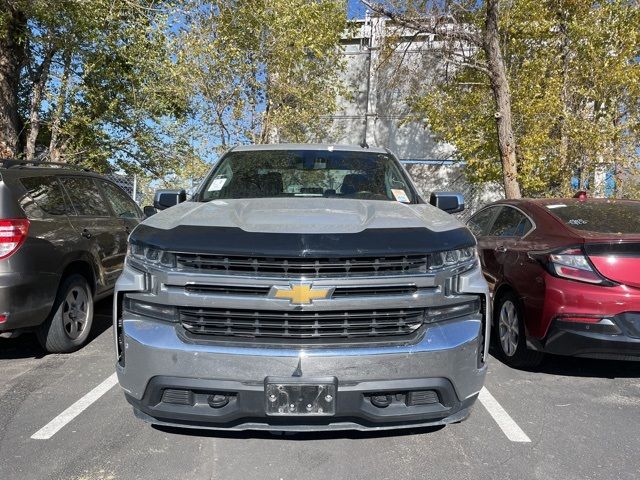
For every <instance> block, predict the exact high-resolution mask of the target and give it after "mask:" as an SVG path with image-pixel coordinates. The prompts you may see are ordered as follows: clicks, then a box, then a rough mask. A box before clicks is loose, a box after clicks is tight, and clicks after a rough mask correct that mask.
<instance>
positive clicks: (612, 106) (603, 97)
mask: <svg viewBox="0 0 640 480" xmlns="http://www.w3.org/2000/svg"><path fill="white" fill-rule="evenodd" d="M503 3H504V4H503V5H502V11H501V16H500V18H499V23H498V34H499V41H500V45H501V46H502V54H503V61H504V65H505V73H506V79H507V83H508V84H509V93H510V99H511V113H512V120H511V123H512V128H513V133H514V134H515V136H516V138H517V149H516V151H515V154H516V162H517V170H518V182H519V183H520V186H521V188H522V191H523V192H524V193H525V194H526V195H529V196H534V195H535V196H539V195H567V194H569V193H570V192H571V190H572V178H573V177H574V176H579V177H581V182H580V184H581V185H582V184H584V182H585V181H587V180H589V184H590V185H591V186H592V187H593V186H594V180H595V179H594V177H597V176H598V175H596V173H597V172H603V171H605V170H608V171H616V172H619V173H620V175H619V182H618V183H619V184H620V185H623V184H624V185H627V186H628V185H630V184H631V183H633V182H631V181H630V178H631V177H632V176H631V175H630V174H629V173H628V172H630V171H637V169H636V166H637V165H638V164H639V162H640V158H639V157H638V151H637V146H638V144H640V141H639V140H640V139H639V135H640V129H639V125H640V115H639V107H640V104H639V103H638V100H637V99H638V98H639V94H640V91H639V89H640V76H639V75H640V64H639V61H638V59H639V58H640V30H639V29H638V28H637V25H638V24H639V22H640V6H639V5H638V3H637V2H633V1H629V0H609V1H606V2H595V1H594V2H591V1H587V2H585V1H578V0H557V1H556V0H545V1H542V2H541V1H537V0H519V1H511V2H503ZM456 12H457V13H458V15H457V16H456V17H455V21H458V22H465V23H466V24H467V25H469V27H468V28H471V29H473V30H478V31H480V30H481V29H482V28H485V27H484V26H483V23H482V22H483V21H484V19H485V14H486V12H485V11H482V10H472V9H471V10H468V9H467V10H457V11H456ZM461 12H462V13H461ZM463 13H464V15H463ZM449 21H450V22H451V21H453V20H449ZM469 45H473V44H469ZM444 50H445V51H444V53H442V52H440V53H439V52H438V51H436V52H435V53H429V49H425V55H427V54H430V55H435V56H436V57H437V60H438V61H439V62H441V63H442V64H444V65H445V66H444V67H440V70H439V73H440V74H441V75H440V76H439V78H438V81H436V82H434V84H432V85H428V86H427V87H426V88H425V89H424V90H423V91H420V92H416V93H415V95H414V96H413V97H412V98H411V99H410V103H411V107H412V111H413V115H414V116H413V118H414V119H416V120H420V121H424V122H425V123H426V124H428V126H429V128H430V129H431V130H432V131H433V132H434V133H436V134H437V135H438V136H439V137H440V138H441V139H443V140H445V141H448V142H450V143H452V144H453V145H455V147H456V149H457V153H456V155H457V156H458V158H460V159H461V160H464V161H465V162H466V163H467V173H468V175H469V176H470V178H471V179H474V180H477V181H487V180H497V179H498V178H503V175H504V172H503V162H498V161H497V158H499V155H500V148H499V144H498V142H497V139H496V135H495V120H494V112H496V107H495V105H496V103H495V102H496V97H495V94H494V93H495V88H494V85H493V83H492V81H491V78H490V77H489V76H488V75H487V72H486V71H483V69H482V68H477V67H478V63H480V64H481V65H482V66H484V65H485V63H484V62H485V61H486V60H485V59H486V53H485V50H484V49H481V48H476V49H475V50H472V51H471V52H470V53H471V54H470V55H467V56H466V58H464V59H461V58H460V56H459V55H458V56H457V57H456V56H454V55H452V54H450V53H449V52H448V51H447V48H444ZM447 65H451V66H453V68H451V69H447V68H446V66H447ZM601 176H604V175H601ZM596 191H597V190H596ZM625 191H629V189H628V188H626V187H625ZM600 193H602V192H601V191H600ZM619 193H620V194H622V190H620V189H619Z"/></svg>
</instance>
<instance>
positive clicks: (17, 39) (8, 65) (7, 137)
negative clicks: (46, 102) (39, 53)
mask: <svg viewBox="0 0 640 480" xmlns="http://www.w3.org/2000/svg"><path fill="white" fill-rule="evenodd" d="M2 3H3V4H5V5H4V8H5V9H6V13H5V14H4V17H5V18H4V21H5V24H4V26H3V27H4V28H3V30H4V31H3V32H2V35H0V158H2V157H14V156H15V155H17V154H18V144H19V136H20V118H19V116H18V86H19V84H20V67H21V66H22V62H23V60H24V55H25V53H24V44H23V41H22V40H21V37H22V36H23V33H24V29H25V28H26V19H25V17H24V15H23V14H22V12H19V11H16V10H15V9H14V8H13V7H11V6H9V5H6V2H2Z"/></svg>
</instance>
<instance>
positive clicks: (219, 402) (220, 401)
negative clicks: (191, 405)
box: [207, 393, 229, 408]
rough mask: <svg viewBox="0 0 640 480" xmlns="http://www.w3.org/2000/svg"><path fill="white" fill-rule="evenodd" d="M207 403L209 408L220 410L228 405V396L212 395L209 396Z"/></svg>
mask: <svg viewBox="0 0 640 480" xmlns="http://www.w3.org/2000/svg"><path fill="white" fill-rule="evenodd" d="M207 403H208V404H209V406H210V407H211V408H222V407H224V406H225V405H227V404H228V403H229V395H226V394H222V393H214V394H213V395H209V397H208V398H207Z"/></svg>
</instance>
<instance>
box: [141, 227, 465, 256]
mask: <svg viewBox="0 0 640 480" xmlns="http://www.w3.org/2000/svg"><path fill="white" fill-rule="evenodd" d="M131 241H133V242H141V243H145V244H147V245H150V246H153V247H156V248H159V249H162V250H166V251H171V252H181V253H201V254H213V255H232V256H235V255H237V256H261V257H265V256H266V257H268V256H271V257H336V258H337V257H354V256H358V257H369V256H372V257H374V256H385V255H423V254H427V253H432V252H440V251H443V250H455V249H458V248H465V247H471V246H473V245H475V244H476V241H475V238H474V237H473V235H472V234H471V232H470V231H469V230H468V229H467V228H464V227H461V228H456V229H454V230H447V231H444V232H434V231H432V230H429V229H427V228H377V229H367V230H363V231H361V232H358V233H326V234H325V233H323V234H318V233H313V234H305V233H262V232H247V231H245V230H242V229H240V228H234V227H205V226H189V225H180V226H178V227H175V228H173V229H170V230H163V229H159V228H154V227H149V226H147V225H143V224H141V225H138V227H137V228H136V229H135V230H134V232H133V233H132V234H131Z"/></svg>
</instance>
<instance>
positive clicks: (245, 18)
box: [178, 0, 347, 149]
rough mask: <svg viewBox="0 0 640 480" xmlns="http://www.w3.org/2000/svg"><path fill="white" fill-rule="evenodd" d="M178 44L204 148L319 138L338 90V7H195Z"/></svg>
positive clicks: (279, 0) (282, 0)
mask: <svg viewBox="0 0 640 480" xmlns="http://www.w3.org/2000/svg"><path fill="white" fill-rule="evenodd" d="M185 17H187V18H189V21H188V22H184V24H185V28H184V31H183V32H182V34H181V35H180V36H179V38H178V42H179V45H180V48H179V53H178V55H179V58H180V61H181V62H183V64H184V65H185V72H186V75H187V76H188V79H189V83H190V84H191V85H192V86H193V90H192V93H191V99H192V111H193V112H194V113H195V121H196V122H197V123H198V125H200V126H201V127H202V137H203V139H202V142H201V145H204V146H205V148H211V147H213V148H216V147H219V148H222V149H225V148H227V146H228V145H233V144H236V143H247V142H250V143H273V142H280V141H304V140H310V139H314V138H319V137H322V132H323V128H324V127H325V126H327V125H325V123H327V124H328V122H327V121H326V120H323V117H325V116H327V115H329V114H331V113H332V112H333V111H334V109H335V106H336V97H337V93H338V91H339V90H340V88H341V87H340V83H339V80H338V79H339V73H340V70H341V68H342V65H341V63H340V60H339V58H340V56H339V51H338V45H339V41H340V38H341V36H342V35H343V34H344V32H345V30H346V28H347V19H346V6H345V3H344V2H343V1H341V0H314V1H306V0H272V1H269V2H265V1H263V0H246V1H231V0H218V1H204V2H195V3H192V4H191V5H190V6H189V8H188V10H187V12H186V14H185Z"/></svg>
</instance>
